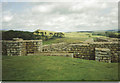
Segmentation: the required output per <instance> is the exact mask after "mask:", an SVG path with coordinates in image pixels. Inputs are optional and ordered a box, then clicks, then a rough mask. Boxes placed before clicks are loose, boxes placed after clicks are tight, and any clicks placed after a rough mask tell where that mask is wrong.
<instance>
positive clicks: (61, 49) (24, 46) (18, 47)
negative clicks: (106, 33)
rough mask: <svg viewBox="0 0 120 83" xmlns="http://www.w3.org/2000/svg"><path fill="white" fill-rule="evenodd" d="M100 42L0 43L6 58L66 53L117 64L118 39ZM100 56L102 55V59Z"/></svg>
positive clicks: (27, 41)
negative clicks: (33, 54)
mask: <svg viewBox="0 0 120 83" xmlns="http://www.w3.org/2000/svg"><path fill="white" fill-rule="evenodd" d="M100 41H101V42H100ZM100 41H99V42H94V41H93V39H90V41H89V40H87V41H85V42H84V43H79V44H70V43H64V42H62V43H57V44H51V45H42V40H22V39H14V41H2V54H3V55H8V56H24V55H28V54H32V53H37V52H38V53H41V54H42V53H48V54H50V53H51V54H53V55H58V56H59V55H61V54H63V55H66V53H68V54H69V53H72V54H73V57H74V58H80V59H87V60H96V61H104V62H119V61H120V57H119V53H120V50H119V43H118V39H110V40H109V41H104V40H103V41H102V40H100ZM103 49H107V50H108V49H109V51H103ZM54 53H55V54H54ZM59 53H60V54H59ZM100 55H102V57H101V56H100ZM108 56H109V57H108Z"/></svg>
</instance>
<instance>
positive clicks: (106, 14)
mask: <svg viewBox="0 0 120 83" xmlns="http://www.w3.org/2000/svg"><path fill="white" fill-rule="evenodd" d="M2 9H3V10H2V29H3V30H10V29H12V30H25V31H35V30H37V29H41V30H50V31H58V32H59V31H62V32H68V31H83V30H87V31H88V30H111V29H118V20H117V19H118V3H117V2H94V0H92V1H90V2H4V3H2Z"/></svg>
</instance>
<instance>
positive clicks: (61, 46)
mask: <svg viewBox="0 0 120 83" xmlns="http://www.w3.org/2000/svg"><path fill="white" fill-rule="evenodd" d="M67 47H68V44H67V43H64V42H62V43H57V44H52V45H44V46H43V49H42V52H64V51H65V52H67V50H66V49H67Z"/></svg>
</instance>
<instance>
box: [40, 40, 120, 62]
mask: <svg viewBox="0 0 120 83" xmlns="http://www.w3.org/2000/svg"><path fill="white" fill-rule="evenodd" d="M95 48H106V49H110V54H111V62H118V61H119V60H118V59H119V55H118V54H119V53H120V51H119V50H118V49H119V43H118V42H116V41H115V42H93V41H92V40H91V42H89V41H88V42H84V43H81V44H66V43H58V44H54V45H44V46H43V51H42V52H66V53H73V55H74V57H75V58H81V59H87V60H95Z"/></svg>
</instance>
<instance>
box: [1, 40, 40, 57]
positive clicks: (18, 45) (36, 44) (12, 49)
mask: <svg viewBox="0 0 120 83" xmlns="http://www.w3.org/2000/svg"><path fill="white" fill-rule="evenodd" d="M1 42H2V55H7V56H25V55H27V54H29V53H34V52H36V51H42V41H41V40H21V41H4V40H3V41H1Z"/></svg>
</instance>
